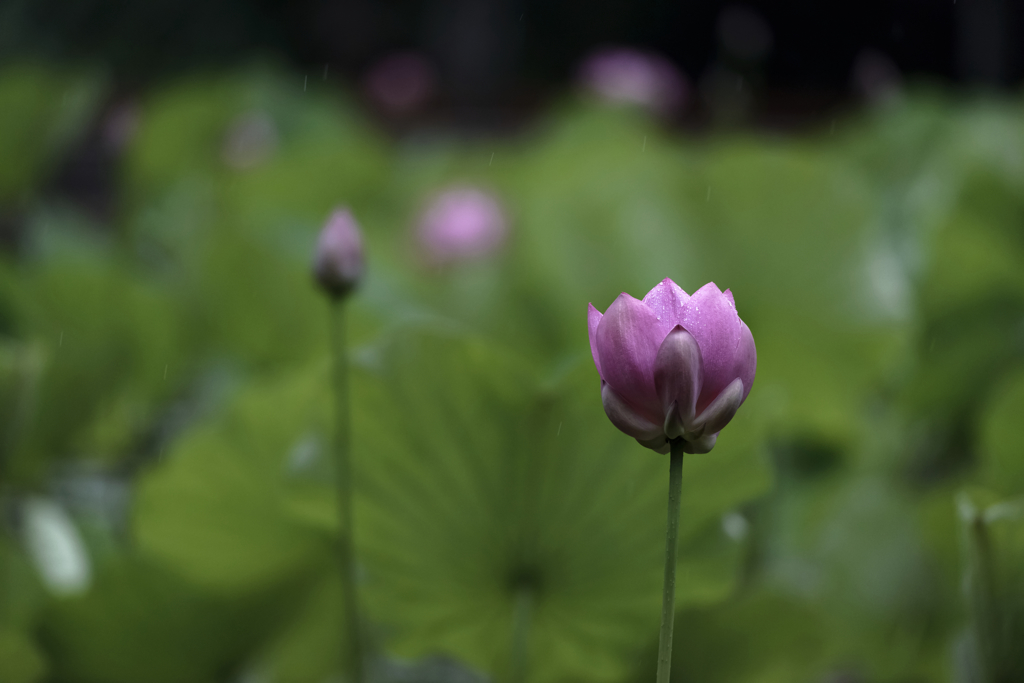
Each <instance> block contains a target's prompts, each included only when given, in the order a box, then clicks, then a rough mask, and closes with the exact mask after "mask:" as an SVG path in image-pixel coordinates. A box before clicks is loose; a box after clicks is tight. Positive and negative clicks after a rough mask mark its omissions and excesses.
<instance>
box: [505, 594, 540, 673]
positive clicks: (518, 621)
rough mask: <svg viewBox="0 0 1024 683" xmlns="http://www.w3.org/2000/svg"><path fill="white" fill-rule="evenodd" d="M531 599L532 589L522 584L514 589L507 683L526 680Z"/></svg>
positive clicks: (531, 610) (531, 609)
mask: <svg viewBox="0 0 1024 683" xmlns="http://www.w3.org/2000/svg"><path fill="white" fill-rule="evenodd" d="M533 601H534V596H533V589H531V588H528V587H525V586H524V587H522V588H519V589H518V590H517V591H516V597H515V607H514V610H515V611H514V614H513V617H512V661H511V667H510V670H509V683H524V682H525V681H526V676H527V667H528V666H529V646H530V643H529V640H530V617H531V616H532V613H533Z"/></svg>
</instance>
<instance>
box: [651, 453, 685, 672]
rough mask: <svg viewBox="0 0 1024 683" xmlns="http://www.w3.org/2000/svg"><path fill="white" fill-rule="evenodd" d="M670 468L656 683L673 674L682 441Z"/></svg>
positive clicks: (671, 460) (670, 463)
mask: <svg viewBox="0 0 1024 683" xmlns="http://www.w3.org/2000/svg"><path fill="white" fill-rule="evenodd" d="M671 444H672V446H671V447H672V455H671V456H670V459H669V468H668V529H667V531H666V533H665V587H664V590H663V592H662V598H661V637H660V638H659V639H658V678H657V683H668V680H669V673H670V672H671V670H672V627H673V626H675V618H676V539H678V538H679V498H680V495H679V494H680V491H681V490H682V486H683V440H682V439H673V440H672V442H671Z"/></svg>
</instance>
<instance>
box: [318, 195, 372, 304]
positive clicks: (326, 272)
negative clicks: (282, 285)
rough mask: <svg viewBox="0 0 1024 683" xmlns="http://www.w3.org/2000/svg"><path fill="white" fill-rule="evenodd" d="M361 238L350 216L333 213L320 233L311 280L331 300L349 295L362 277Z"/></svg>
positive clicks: (340, 211) (345, 212)
mask: <svg viewBox="0 0 1024 683" xmlns="http://www.w3.org/2000/svg"><path fill="white" fill-rule="evenodd" d="M363 270H364V263H363V237H362V234H361V233H360V231H359V226H358V225H357V224H356V220H355V218H353V217H352V212H351V211H349V210H348V209H347V208H344V207H341V208H338V209H335V210H334V213H332V214H331V217H330V218H329V219H328V220H327V224H326V225H324V229H323V230H322V231H321V232H320V239H319V240H318V241H317V245H316V254H315V255H314V257H313V277H315V278H316V281H317V283H318V284H319V285H320V286H321V287H323V289H324V291H326V292H327V293H328V294H329V295H330V296H331V297H332V298H335V299H337V298H341V297H343V296H345V295H347V294H348V293H349V292H351V291H352V290H353V289H354V288H355V287H356V286H357V285H358V284H359V281H360V280H361V279H362V277H363Z"/></svg>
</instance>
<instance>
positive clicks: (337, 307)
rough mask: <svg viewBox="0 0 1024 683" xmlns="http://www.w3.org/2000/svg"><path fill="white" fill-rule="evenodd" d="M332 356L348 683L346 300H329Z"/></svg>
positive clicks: (352, 608) (355, 647)
mask: <svg viewBox="0 0 1024 683" xmlns="http://www.w3.org/2000/svg"><path fill="white" fill-rule="evenodd" d="M331 356H332V360H333V368H332V369H333V372H332V380H333V383H334V459H335V464H334V468H335V476H336V477H337V482H336V485H337V488H338V518H339V522H340V524H341V528H340V533H339V535H338V551H339V552H338V555H339V558H338V559H339V560H340V562H341V588H342V603H343V605H342V612H343V616H344V620H345V621H344V625H345V631H346V635H347V636H348V638H347V640H346V641H345V642H344V643H343V644H342V653H343V657H342V659H343V660H345V659H347V660H348V674H349V676H348V681H349V683H362V681H363V638H362V632H361V628H360V620H359V603H358V600H357V594H356V580H355V553H354V550H353V543H352V537H353V534H354V531H355V527H354V524H353V523H352V522H353V517H352V461H351V456H350V451H351V446H350V442H351V416H350V411H349V385H348V340H347V335H346V331H345V300H344V298H342V297H335V298H333V299H332V300H331Z"/></svg>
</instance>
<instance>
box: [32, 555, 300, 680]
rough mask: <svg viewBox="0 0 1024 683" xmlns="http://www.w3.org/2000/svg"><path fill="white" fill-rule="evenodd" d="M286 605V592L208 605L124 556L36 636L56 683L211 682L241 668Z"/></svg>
mask: <svg viewBox="0 0 1024 683" xmlns="http://www.w3.org/2000/svg"><path fill="white" fill-rule="evenodd" d="M293 600H294V596H293V594H292V593H291V592H289V591H288V590H282V591H275V592H268V593H265V594H262V595H260V596H257V597H255V598H252V599H249V600H245V601H239V600H224V599H214V598H210V597H209V596H206V595H204V594H202V593H200V592H198V591H196V590H195V587H194V586H191V585H189V584H188V583H186V582H183V581H182V580H181V579H180V578H178V577H176V576H174V575H173V574H170V573H168V572H167V571H166V569H165V568H163V567H160V566H158V565H155V564H152V563H150V562H147V561H143V560H141V559H139V558H132V557H125V558H121V559H118V560H117V561H115V562H113V563H112V564H108V565H107V566H106V567H105V568H104V570H103V571H102V572H101V573H100V574H99V575H98V577H97V580H96V583H95V584H94V585H93V587H92V589H91V590H90V592H89V593H87V594H85V595H83V596H80V597H75V598H69V599H65V600H61V601H59V602H56V603H54V604H53V605H52V606H51V607H50V608H49V609H48V610H47V612H46V614H45V615H44V618H43V622H42V625H41V627H40V632H41V639H42V642H43V643H45V649H46V652H47V654H48V655H49V657H50V662H51V668H52V669H53V672H54V678H55V679H56V680H61V681H68V682H69V683H100V682H101V681H102V682H103V683H137V682H138V681H153V682H154V683H204V682H207V681H209V682H210V683H213V682H214V681H221V680H223V678H224V676H225V673H226V672H230V671H232V670H234V669H237V668H239V667H240V665H241V664H242V662H243V661H244V659H245V658H246V657H247V656H248V654H249V653H250V652H251V651H252V650H253V649H254V648H255V647H256V646H257V645H258V644H259V643H261V642H262V641H263V640H264V639H265V638H266V636H267V635H268V633H269V632H270V629H271V627H272V625H273V624H275V623H276V622H277V621H279V620H281V619H282V618H287V616H288V614H289V613H290V611H291V605H290V603H291V602H292V601H293Z"/></svg>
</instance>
